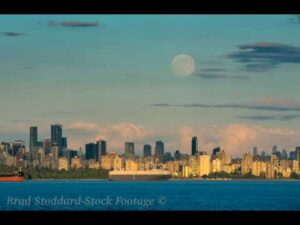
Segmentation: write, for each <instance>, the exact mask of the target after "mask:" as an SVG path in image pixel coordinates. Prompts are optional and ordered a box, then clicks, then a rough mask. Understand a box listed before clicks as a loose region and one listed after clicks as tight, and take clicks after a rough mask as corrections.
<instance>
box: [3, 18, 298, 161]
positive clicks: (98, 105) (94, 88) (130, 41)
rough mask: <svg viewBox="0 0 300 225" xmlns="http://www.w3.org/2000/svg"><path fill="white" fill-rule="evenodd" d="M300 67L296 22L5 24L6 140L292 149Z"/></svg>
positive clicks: (237, 151) (239, 150) (112, 146)
mask: <svg viewBox="0 0 300 225" xmlns="http://www.w3.org/2000/svg"><path fill="white" fill-rule="evenodd" d="M87 25H89V26H87ZM178 55H184V56H185V59H186V57H187V56H188V57H191V58H192V59H193V60H194V61H193V62H192V66H194V67H193V68H191V65H190V64H189V65H187V64H185V62H184V61H183V62H182V61H181V62H179V63H176V65H175V67H176V66H177V67H179V69H183V70H185V69H192V72H191V73H189V74H188V75H186V76H180V74H177V73H176V71H174V68H175V67H174V64H173V63H172V62H174V58H176V56H178ZM180 63H183V64H180ZM187 67H188V68H187ZM299 68H300V20H298V17H297V16H295V15H1V16H0V102H1V110H0V141H13V140H16V139H22V140H24V141H26V143H27V144H28V139H29V126H38V127H39V137H40V138H41V139H44V138H48V137H49V136H50V125H51V124H53V123H61V124H62V125H63V131H64V135H65V136H67V137H68V144H69V147H70V148H73V149H79V148H80V147H82V148H83V149H84V145H85V144H86V143H89V142H95V141H96V140H97V139H99V138H102V139H105V140H107V142H108V150H109V151H112V152H121V153H122V152H123V151H124V142H125V141H134V142H135V144H136V145H135V150H136V152H137V153H140V152H141V151H142V147H143V145H144V144H151V145H152V147H154V144H155V141H156V140H157V139H161V140H163V141H164V142H165V148H166V149H165V151H170V152H174V151H175V150H177V149H178V150H180V151H182V152H186V153H190V151H191V143H190V142H191V138H192V136H198V141H199V150H201V151H207V152H210V151H211V149H212V148H213V147H217V146H221V147H222V148H223V149H225V151H227V152H229V153H230V154H231V155H233V156H240V155H242V154H243V153H245V152H250V151H252V148H253V146H257V147H258V150H259V151H262V150H265V151H267V152H270V151H271V148H272V146H273V145H277V146H278V148H279V149H283V148H284V149H287V150H294V149H295V146H297V145H300V127H299V125H300V123H299V122H300V99H299V83H300V76H299ZM175 69H176V68H175Z"/></svg>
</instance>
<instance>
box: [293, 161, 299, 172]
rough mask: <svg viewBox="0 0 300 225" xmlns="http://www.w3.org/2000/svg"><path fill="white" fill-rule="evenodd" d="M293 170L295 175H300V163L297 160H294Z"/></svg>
mask: <svg viewBox="0 0 300 225" xmlns="http://www.w3.org/2000/svg"><path fill="white" fill-rule="evenodd" d="M292 170H293V172H295V173H299V171H300V170H299V161H297V160H292Z"/></svg>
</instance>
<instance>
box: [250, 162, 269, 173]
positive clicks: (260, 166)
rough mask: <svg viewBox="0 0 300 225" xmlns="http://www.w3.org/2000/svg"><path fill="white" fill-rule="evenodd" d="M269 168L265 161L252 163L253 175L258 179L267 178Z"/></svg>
mask: <svg viewBox="0 0 300 225" xmlns="http://www.w3.org/2000/svg"><path fill="white" fill-rule="evenodd" d="M266 173H267V167H266V163H265V162H263V161H258V160H257V161H253V162H252V174H253V175H254V176H257V177H261V176H266Z"/></svg>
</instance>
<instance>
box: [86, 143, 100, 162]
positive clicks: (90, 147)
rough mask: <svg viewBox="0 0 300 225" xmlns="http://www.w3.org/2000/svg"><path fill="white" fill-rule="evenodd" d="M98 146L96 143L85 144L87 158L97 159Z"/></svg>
mask: <svg viewBox="0 0 300 225" xmlns="http://www.w3.org/2000/svg"><path fill="white" fill-rule="evenodd" d="M97 155H98V154H97V148H96V144H94V143H89V144H86V145H85V159H86V160H90V159H95V160H97V158H98V156H97Z"/></svg>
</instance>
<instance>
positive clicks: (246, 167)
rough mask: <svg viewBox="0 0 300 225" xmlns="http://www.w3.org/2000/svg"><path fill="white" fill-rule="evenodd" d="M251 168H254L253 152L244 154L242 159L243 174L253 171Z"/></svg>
mask: <svg viewBox="0 0 300 225" xmlns="http://www.w3.org/2000/svg"><path fill="white" fill-rule="evenodd" d="M251 170H252V155H251V153H246V154H244V157H243V159H242V163H241V173H242V175H244V174H247V173H249V172H251Z"/></svg>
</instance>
